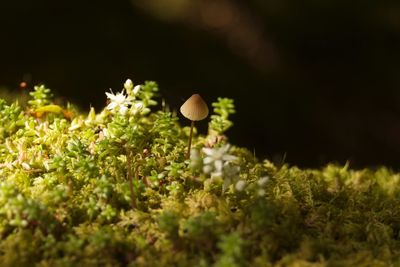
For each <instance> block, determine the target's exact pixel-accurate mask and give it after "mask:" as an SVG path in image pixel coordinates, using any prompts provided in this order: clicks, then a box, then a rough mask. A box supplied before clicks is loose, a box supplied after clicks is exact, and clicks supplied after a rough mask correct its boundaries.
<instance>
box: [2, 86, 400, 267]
mask: <svg viewBox="0 0 400 267" xmlns="http://www.w3.org/2000/svg"><path fill="white" fill-rule="evenodd" d="M156 92H157V85H156V84H155V83H154V82H147V83H145V84H144V85H138V86H135V87H134V86H133V83H132V82H131V81H130V80H128V81H127V82H126V83H125V84H124V91H123V92H121V93H119V94H110V93H109V94H108V97H109V99H110V102H109V104H108V106H107V107H106V108H105V109H104V110H102V111H101V112H99V113H95V111H94V109H91V111H90V112H89V114H88V115H84V114H79V113H77V112H76V111H75V110H72V108H71V107H62V106H58V105H55V104H54V103H52V100H51V95H50V91H49V90H48V89H47V88H45V87H44V86H40V87H36V89H35V91H34V92H32V93H31V96H32V99H31V100H30V101H29V102H28V105H27V106H26V107H21V106H19V105H18V104H17V103H14V104H8V103H6V102H5V101H3V100H0V235H1V240H0V266H6V267H7V266H21V267H24V266H41V267H50V266H52V267H53V266H66V267H67V266H68V267H69V266H216V267H225V266H226V267H228V266H229V267H231V266H282V267H284V266H293V267H302V266H313V267H320V266H338V267H339V266H399V265H400V254H399V253H400V209H399V207H400V176H399V174H397V173H394V172H392V171H391V170H388V169H386V168H380V169H378V170H369V169H365V170H351V169H349V168H348V166H336V165H328V166H326V167H325V168H323V169H321V170H301V169H298V168H296V167H290V166H288V165H284V166H282V167H277V166H274V164H272V163H271V162H269V161H268V160H264V161H260V160H258V159H256V158H254V157H253V155H252V154H251V153H250V152H249V151H247V150H246V149H244V148H238V147H235V146H232V145H230V144H229V143H228V141H227V137H226V136H224V135H223V134H224V132H225V131H226V130H227V129H228V128H229V127H230V126H231V125H232V122H230V121H229V114H231V113H233V112H234V107H233V101H232V100H228V99H224V98H221V99H219V102H217V103H216V104H214V105H213V106H214V107H215V108H216V112H215V113H214V115H213V116H212V117H211V121H210V127H211V131H210V132H209V135H208V136H201V135H196V136H195V138H194V141H193V146H194V148H193V151H192V155H191V159H190V160H186V159H185V153H186V145H187V140H188V131H187V128H186V127H181V126H180V125H179V124H178V118H177V116H176V115H175V114H174V113H171V112H169V111H168V110H167V109H166V108H163V109H162V110H159V111H151V110H150V108H151V106H154V105H155V104H156V102H155V100H154V96H155V95H156ZM39 113H40V114H39Z"/></svg>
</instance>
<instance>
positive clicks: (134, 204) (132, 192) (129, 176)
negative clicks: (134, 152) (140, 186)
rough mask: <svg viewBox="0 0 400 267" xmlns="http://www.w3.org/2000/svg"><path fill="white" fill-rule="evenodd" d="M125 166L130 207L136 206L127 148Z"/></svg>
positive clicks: (130, 161) (129, 154) (130, 160)
mask: <svg viewBox="0 0 400 267" xmlns="http://www.w3.org/2000/svg"><path fill="white" fill-rule="evenodd" d="M126 168H127V178H128V182H129V189H130V191H131V206H132V209H135V208H136V199H135V193H134V191H133V181H132V179H133V175H132V158H131V153H130V151H129V149H126Z"/></svg>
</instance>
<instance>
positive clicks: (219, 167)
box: [214, 160, 223, 172]
mask: <svg viewBox="0 0 400 267" xmlns="http://www.w3.org/2000/svg"><path fill="white" fill-rule="evenodd" d="M214 166H215V169H216V170H217V171H219V172H220V171H222V167H223V163H222V160H216V161H214Z"/></svg>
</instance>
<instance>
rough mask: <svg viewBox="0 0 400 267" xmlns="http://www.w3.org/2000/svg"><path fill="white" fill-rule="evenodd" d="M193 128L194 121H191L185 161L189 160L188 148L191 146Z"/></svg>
mask: <svg viewBox="0 0 400 267" xmlns="http://www.w3.org/2000/svg"><path fill="white" fill-rule="evenodd" d="M193 127H194V121H192V124H191V125H190V134H189V145H188V151H187V154H186V159H188V158H190V147H191V146H192V136H193Z"/></svg>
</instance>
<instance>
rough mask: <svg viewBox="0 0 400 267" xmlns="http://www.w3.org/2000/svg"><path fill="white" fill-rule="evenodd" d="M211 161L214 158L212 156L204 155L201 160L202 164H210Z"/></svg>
mask: <svg viewBox="0 0 400 267" xmlns="http://www.w3.org/2000/svg"><path fill="white" fill-rule="evenodd" d="M213 161H214V159H213V158H212V157H205V158H204V160H203V162H204V164H210V163H211V162H213Z"/></svg>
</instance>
